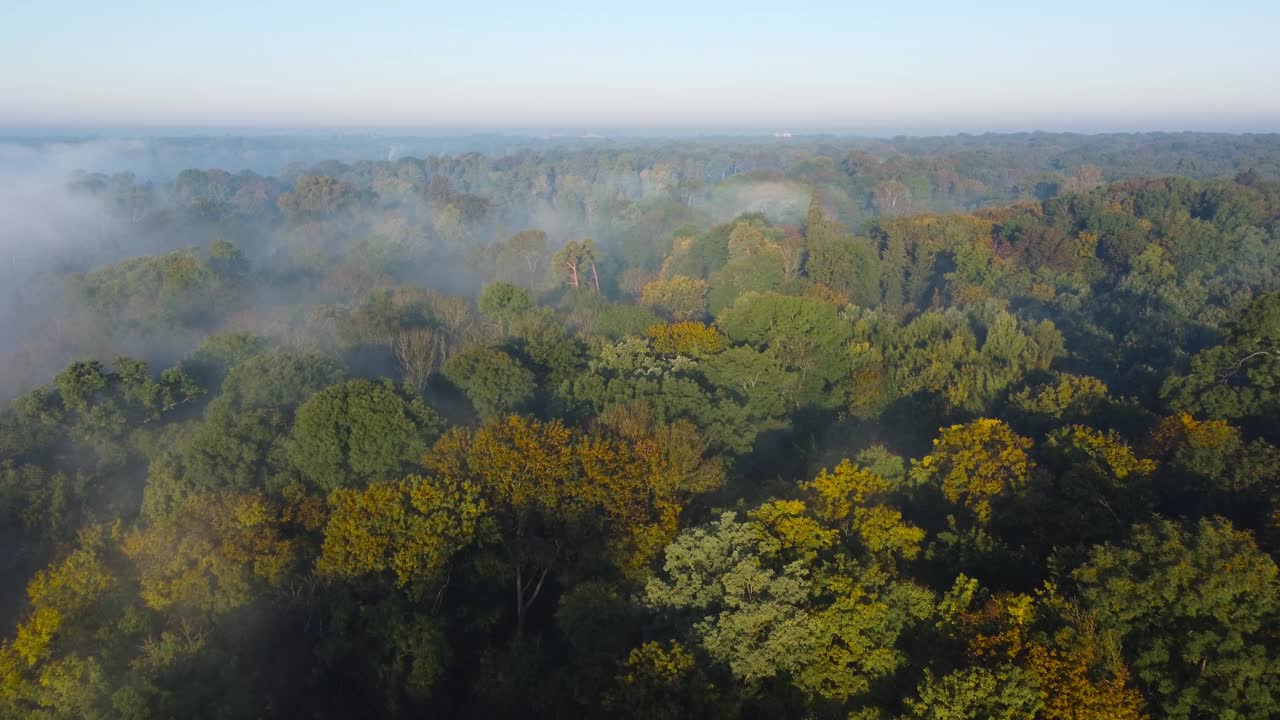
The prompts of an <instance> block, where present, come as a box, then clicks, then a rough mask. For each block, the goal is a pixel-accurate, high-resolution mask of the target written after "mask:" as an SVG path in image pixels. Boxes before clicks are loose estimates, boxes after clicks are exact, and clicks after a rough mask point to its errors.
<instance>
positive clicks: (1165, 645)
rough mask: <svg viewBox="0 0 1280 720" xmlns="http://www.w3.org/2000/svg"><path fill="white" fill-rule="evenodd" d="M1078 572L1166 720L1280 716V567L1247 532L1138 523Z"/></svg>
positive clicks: (1215, 524)
mask: <svg viewBox="0 0 1280 720" xmlns="http://www.w3.org/2000/svg"><path fill="white" fill-rule="evenodd" d="M1073 577H1074V579H1075V581H1076V582H1077V583H1078V584H1079V586H1080V594H1081V598H1082V599H1083V601H1084V602H1085V604H1086V605H1087V607H1088V608H1089V609H1090V611H1091V612H1092V613H1093V614H1094V616H1095V617H1096V618H1097V621H1098V623H1099V626H1100V627H1101V628H1102V629H1104V631H1105V632H1108V633H1114V634H1115V637H1116V638H1117V639H1118V640H1119V643H1120V646H1121V648H1122V651H1123V652H1124V657H1125V659H1126V661H1128V663H1129V664H1130V665H1131V667H1132V668H1133V671H1134V674H1135V675H1136V677H1137V678H1138V679H1139V681H1141V683H1142V685H1144V686H1145V687H1147V688H1148V693H1149V696H1150V699H1151V702H1152V705H1153V706H1154V707H1155V708H1156V710H1157V711H1158V713H1159V716H1160V717H1167V718H1187V719H1189V718H1195V717H1203V716H1206V715H1209V716H1212V717H1218V718H1226V719H1239V720H1243V719H1244V718H1257V717H1267V716H1270V715H1274V714H1275V713H1277V712H1280V680H1277V678H1280V647H1277V645H1276V638H1275V637H1274V633H1273V632H1272V630H1273V629H1274V628H1275V627H1276V624H1277V622H1280V571H1278V570H1277V568H1276V564H1275V562H1274V561H1273V560H1272V559H1271V557H1269V556H1268V555H1266V554H1265V553H1263V552H1261V551H1259V549H1258V548H1257V546H1256V544H1255V543H1254V540H1253V538H1252V537H1251V536H1250V535H1249V534H1248V533H1244V532H1241V531H1238V530H1236V529H1235V528H1233V527H1232V526H1231V524H1230V523H1229V522H1227V521H1225V520H1221V519H1206V520H1202V521H1200V523H1199V524H1197V525H1196V526H1194V527H1193V528H1191V529H1184V528H1182V527H1180V526H1179V525H1178V524H1176V523H1174V522H1171V521H1167V520H1161V521H1157V522H1154V523H1151V524H1146V525H1139V526H1136V527H1134V528H1133V532H1132V535H1131V537H1130V538H1129V539H1128V540H1127V541H1126V542H1124V543H1123V544H1120V545H1104V546H1100V547H1097V548H1094V550H1093V551H1092V553H1091V554H1090V558H1089V562H1088V563H1086V564H1085V565H1083V566H1081V567H1080V568H1078V569H1076V570H1075V571H1074V573H1073Z"/></svg>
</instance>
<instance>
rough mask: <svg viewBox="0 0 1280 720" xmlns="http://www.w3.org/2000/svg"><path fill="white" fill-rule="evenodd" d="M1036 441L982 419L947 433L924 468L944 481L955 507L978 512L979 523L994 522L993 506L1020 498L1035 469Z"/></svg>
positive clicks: (923, 462) (945, 430)
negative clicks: (995, 502)
mask: <svg viewBox="0 0 1280 720" xmlns="http://www.w3.org/2000/svg"><path fill="white" fill-rule="evenodd" d="M1030 448H1031V440H1029V439H1028V438H1024V437H1022V436H1021V435H1018V434H1017V433H1015V432H1014V431H1013V430H1012V429H1011V428H1010V427H1009V426H1008V425H1006V424H1005V423H1003V422H1001V421H999V420H993V419H990V418H979V419H977V420H974V421H973V422H969V423H965V424H964V425H952V426H951V427H948V428H943V429H942V434H941V435H940V436H939V437H937V438H936V439H934V441H933V452H932V453H931V454H929V455H928V456H926V457H925V458H924V459H922V460H921V461H920V463H919V468H920V469H921V470H922V471H923V472H924V473H925V474H926V475H927V476H929V477H932V478H935V479H937V480H938V481H939V483H940V485H941V487H942V492H943V494H944V495H946V496H947V499H948V500H950V501H951V502H954V503H958V504H960V505H963V506H964V507H965V508H967V509H969V510H970V511H972V512H973V514H974V516H975V517H976V518H977V519H978V522H979V523H983V524H985V523H986V522H987V521H989V520H990V519H991V501H992V500H993V499H995V498H997V497H1008V496H1011V495H1014V494H1016V493H1018V492H1020V491H1021V490H1022V489H1023V488H1025V487H1026V485H1027V478H1028V476H1029V475H1030V473H1031V470H1032V468H1033V467H1034V462H1033V461H1032V459H1031V456H1030V455H1028V454H1027V450H1029V449H1030Z"/></svg>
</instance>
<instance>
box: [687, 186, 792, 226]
mask: <svg viewBox="0 0 1280 720" xmlns="http://www.w3.org/2000/svg"><path fill="white" fill-rule="evenodd" d="M811 195H812V191H811V190H810V189H809V188H808V187H807V186H806V185H804V184H802V183H798V182H793V181H790V180H749V179H735V180H731V181H729V182H725V183H721V184H720V185H718V186H717V187H716V188H715V189H714V190H712V192H711V197H710V199H709V204H710V208H709V209H710V211H711V214H712V217H714V218H715V220H716V221H717V222H723V221H725V220H730V219H732V218H734V217H737V216H738V215H741V214H742V213H748V212H759V213H764V214H765V216H767V217H768V218H769V219H770V220H772V221H773V222H778V223H798V222H800V221H802V220H804V216H805V212H806V211H807V210H808V207H809V198H810V196H811Z"/></svg>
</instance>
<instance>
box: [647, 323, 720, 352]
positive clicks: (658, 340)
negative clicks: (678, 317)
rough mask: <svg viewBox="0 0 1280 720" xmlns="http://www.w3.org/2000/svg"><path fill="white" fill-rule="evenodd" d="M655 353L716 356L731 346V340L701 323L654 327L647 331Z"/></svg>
mask: <svg viewBox="0 0 1280 720" xmlns="http://www.w3.org/2000/svg"><path fill="white" fill-rule="evenodd" d="M645 335H646V336H648V338H649V342H650V343H651V344H652V345H653V350H654V352H657V353H661V354H663V355H690V356H695V357H696V356H700V355H714V354H716V353H718V352H721V351H723V350H724V349H725V348H727V347H728V346H729V339H728V338H726V337H725V336H724V335H722V334H721V333H720V331H719V330H716V329H715V328H713V327H710V326H708V325H704V324H703V323H700V322H692V321H689V322H678V323H670V324H667V325H654V326H652V327H650V328H649V329H648V330H645Z"/></svg>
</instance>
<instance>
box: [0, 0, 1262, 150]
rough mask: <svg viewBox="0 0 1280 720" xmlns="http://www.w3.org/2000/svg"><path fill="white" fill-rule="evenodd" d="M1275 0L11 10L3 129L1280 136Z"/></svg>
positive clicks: (145, 5)
mask: <svg viewBox="0 0 1280 720" xmlns="http://www.w3.org/2000/svg"><path fill="white" fill-rule="evenodd" d="M1277 27H1280V2H1243V1H1241V0H1220V1H1219V2H1216V3H1196V4H1192V3H1182V2H1147V1H1146V0H1137V1H1133V2H1116V1H1115V0H1112V1H1111V2H1096V1H1095V0H1084V1H1082V2H1074V3H1039V2H1025V1H1024V2H1003V1H1001V2H986V3H976V4H969V3H955V2H932V1H922V2H915V3H910V4H909V5H904V4H894V3H887V2H877V3H852V2H800V1H794V2H783V1H778V2H753V1H750V0H744V1H742V2H733V3H729V2H702V3H694V2H688V3H677V2H649V3H594V4H584V3H568V2H555V1H551V2H542V3H536V4H535V3H514V2H484V1H482V0H476V1H472V2H449V3H437V2H427V3H422V2H418V3H413V2H370V3H363V4H359V5H357V4H354V3H338V2H327V1H325V0H311V1H309V2H293V1H278V2H271V1H269V0H266V1H263V0H259V2H244V1H241V0H222V1H221V2H206V1H204V0H191V1H189V2H179V3H160V2H139V1H137V0H117V1H116V2H112V3H100V2H67V1H66V0H45V1H43V2H32V1H29V0H8V2H5V3H2V4H0V125H7V126H23V125H25V126H32V125H76V126H93V125H101V126H121V125H130V126H146V125H155V126H180V125H186V126H192V125H194V126H229V125H233V126H255V125H261V126H290V127H309V126H365V127H368V126H398V127H407V126H414V127H475V128H509V127H521V128H529V127H574V128H580V127H582V128H586V127H612V128H644V127H654V128H662V127H681V128H696V127H707V128H778V129H789V130H799V131H803V130H805V129H817V128H821V129H827V130H831V129H836V130H841V129H843V130H849V131H859V130H866V129H869V128H878V129H883V128H900V129H901V130H903V131H911V130H913V129H916V128H930V129H941V128H949V129H953V130H973V131H981V130H1015V129H1045V130H1086V131H1089V130H1146V129H1193V130H1256V131H1277V130H1280V41H1278V40H1277V38H1276V29H1277Z"/></svg>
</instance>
